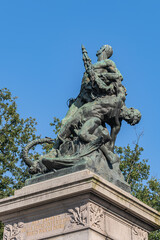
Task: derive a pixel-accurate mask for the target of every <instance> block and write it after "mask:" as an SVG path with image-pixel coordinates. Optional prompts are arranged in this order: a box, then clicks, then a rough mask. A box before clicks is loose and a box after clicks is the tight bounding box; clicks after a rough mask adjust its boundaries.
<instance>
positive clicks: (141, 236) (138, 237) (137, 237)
mask: <svg viewBox="0 0 160 240" xmlns="http://www.w3.org/2000/svg"><path fill="white" fill-rule="evenodd" d="M132 239H133V240H148V233H147V232H145V231H143V230H142V229H140V228H138V227H133V228H132Z"/></svg>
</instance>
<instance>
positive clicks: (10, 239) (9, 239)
mask: <svg viewBox="0 0 160 240" xmlns="http://www.w3.org/2000/svg"><path fill="white" fill-rule="evenodd" d="M23 226H24V223H23V222H19V223H14V224H13V225H10V224H7V225H6V226H5V228H4V240H23V237H22V236H21V228H23Z"/></svg>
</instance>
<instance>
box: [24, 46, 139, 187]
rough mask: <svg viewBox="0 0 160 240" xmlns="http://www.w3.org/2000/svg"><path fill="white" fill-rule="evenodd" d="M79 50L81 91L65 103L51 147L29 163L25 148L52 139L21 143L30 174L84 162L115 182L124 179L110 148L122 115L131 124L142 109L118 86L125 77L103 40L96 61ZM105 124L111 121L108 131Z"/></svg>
mask: <svg viewBox="0 0 160 240" xmlns="http://www.w3.org/2000/svg"><path fill="white" fill-rule="evenodd" d="M82 54H83V62H84V66H85V70H86V71H85V73H84V76H83V79H82V84H81V90H80V93H79V95H78V96H77V98H76V99H71V100H70V102H69V110H68V113H67V115H66V117H65V118H64V119H63V120H62V126H61V129H60V132H59V134H58V136H57V139H56V142H55V145H54V147H53V149H52V150H51V151H50V152H49V153H48V154H46V155H43V156H41V157H40V158H39V159H38V160H37V161H34V162H33V161H32V160H30V159H29V157H28V151H29V149H30V148H31V147H33V146H34V145H36V144H41V143H44V142H48V143H50V142H52V139H50V138H45V139H40V140H35V141H33V142H31V143H29V144H28V145H27V146H26V147H25V148H24V150H23V159H24V161H25V163H26V164H27V165H28V166H29V168H30V170H29V171H30V173H31V174H37V173H42V174H44V173H47V172H53V173H54V172H55V171H59V170H61V169H64V168H69V167H72V168H74V166H77V165H81V164H85V165H86V168H88V169H91V170H92V171H94V172H96V173H98V174H99V175H101V176H102V177H104V178H106V179H107V180H109V181H110V182H113V183H115V184H116V185H118V183H117V181H118V182H121V183H122V182H124V180H123V176H122V174H121V172H120V170H119V157H118V156H117V155H116V154H115V153H114V146H115V141H116V138H117V134H118V133H119V131H120V128H121V123H122V120H125V121H126V122H127V123H129V124H130V125H135V124H137V123H138V122H139V121H140V119H141V114H140V112H139V111H138V110H137V109H134V108H127V107H126V105H125V100H126V95H127V94H126V88H125V87H124V86H123V85H122V80H123V77H122V75H121V73H120V72H119V70H118V69H117V68H116V65H115V63H114V62H113V61H112V60H110V59H109V58H110V57H111V56H112V54H113V50H112V47H111V46H109V45H104V46H103V47H102V48H101V49H100V50H99V51H98V52H97V57H98V61H97V63H95V64H92V63H91V59H90V58H89V57H88V54H87V51H86V49H85V48H84V46H82ZM106 124H108V125H109V126H110V129H111V130H110V133H109V131H108V129H107V127H106ZM73 171H74V170H73Z"/></svg>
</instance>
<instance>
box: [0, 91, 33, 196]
mask: <svg viewBox="0 0 160 240" xmlns="http://www.w3.org/2000/svg"><path fill="white" fill-rule="evenodd" d="M35 126H36V121H35V119H33V118H31V117H29V118H27V119H23V118H21V117H20V116H19V114H18V112H17V105H16V98H14V97H12V95H11V92H10V91H9V90H8V89H6V88H5V89H1V90H0V186H1V188H0V198H2V197H6V196H10V195H12V194H13V189H18V188H21V187H22V186H23V184H24V181H25V179H26V178H28V177H29V175H28V172H27V171H26V167H25V166H24V163H23V162H22V159H21V150H22V148H23V147H24V145H25V144H26V143H28V142H29V141H31V140H33V139H35V138H36V135H35V131H36V128H35Z"/></svg>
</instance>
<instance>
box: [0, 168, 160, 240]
mask: <svg viewBox="0 0 160 240" xmlns="http://www.w3.org/2000/svg"><path fill="white" fill-rule="evenodd" d="M0 220H2V221H3V222H4V224H5V229H4V240H11V239H14V240H40V239H50V240H147V239H148V232H150V231H154V230H156V229H158V228H159V227H160V216H159V213H158V212H157V211H155V210H154V209H152V208H150V207H148V206H147V205H145V204H144V203H142V202H141V201H139V200H137V199H136V198H134V197H133V196H132V195H130V194H129V193H127V192H125V191H123V190H121V189H120V188H118V187H117V186H115V185H113V184H112V183H110V182H108V181H106V180H104V179H103V178H101V177H99V176H98V175H96V174H94V173H92V172H91V171H89V170H83V171H80V172H76V173H72V174H68V175H65V176H61V177H57V178H53V179H49V180H46V181H43V182H39V183H35V184H32V185H28V186H25V187H23V188H22V189H21V190H18V191H16V192H15V195H14V196H13V197H9V198H5V199H2V200H0Z"/></svg>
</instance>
